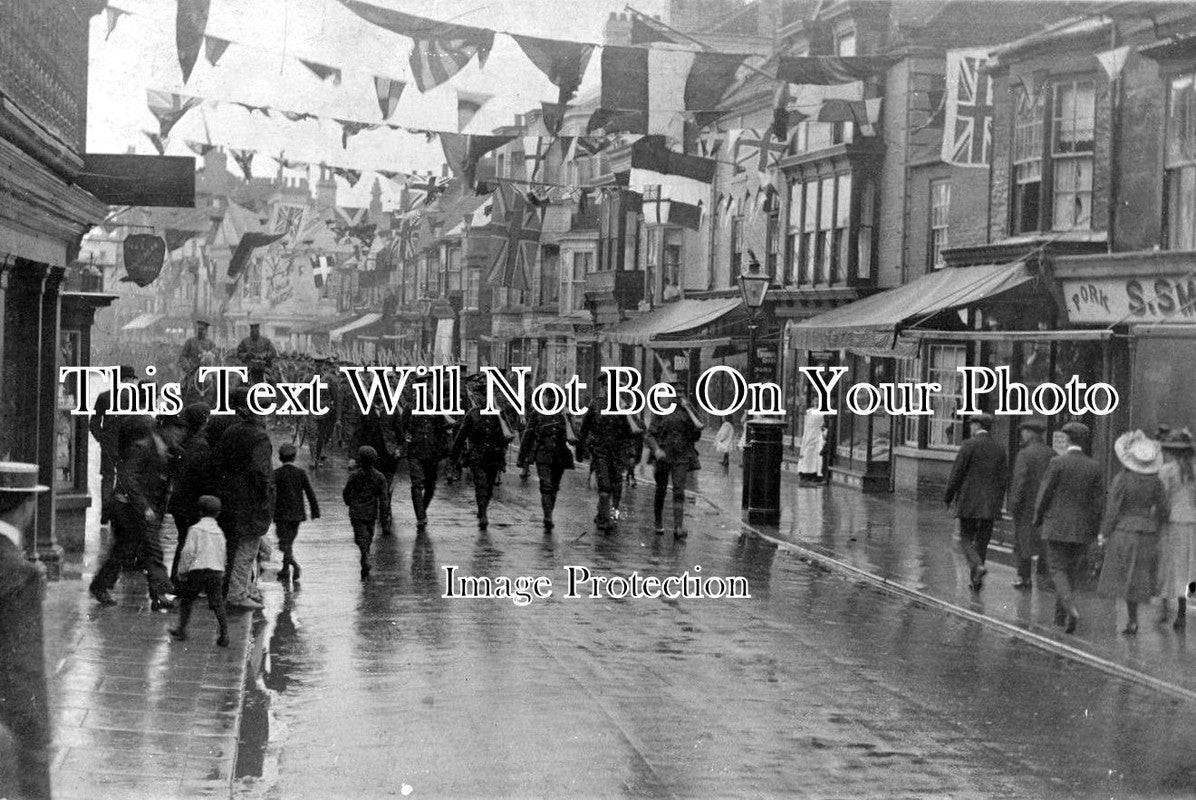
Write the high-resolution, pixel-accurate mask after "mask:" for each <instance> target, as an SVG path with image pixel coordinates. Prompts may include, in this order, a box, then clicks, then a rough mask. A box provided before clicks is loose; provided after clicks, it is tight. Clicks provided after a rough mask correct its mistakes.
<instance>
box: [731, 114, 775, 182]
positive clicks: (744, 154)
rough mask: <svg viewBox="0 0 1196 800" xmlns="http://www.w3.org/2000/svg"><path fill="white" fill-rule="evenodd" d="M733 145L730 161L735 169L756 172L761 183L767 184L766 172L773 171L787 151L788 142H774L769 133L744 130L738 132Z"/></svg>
mask: <svg viewBox="0 0 1196 800" xmlns="http://www.w3.org/2000/svg"><path fill="white" fill-rule="evenodd" d="M738 133H739V135H738V136H737V137H736V139H735V144H734V146H733V148H732V150H731V153H732V155H731V160H732V161H734V162H735V169H736V170H737V171H742V170H745V169H752V168H754V169H755V170H756V173H757V175H758V176H760V182H761V183H767V182H768V171H769V170H770V169H775V168H776V166H777V165H778V164H779V163H780V161H781V157H782V156H784V155H785V153H786V151H788V149H789V142H787V141H785V142H775V141H773V139H772V134H771V132H770V131H764V132H763V133H761V132H759V131H756V130H752V129H750V128H749V129H746V130H742V131H739V132H738Z"/></svg>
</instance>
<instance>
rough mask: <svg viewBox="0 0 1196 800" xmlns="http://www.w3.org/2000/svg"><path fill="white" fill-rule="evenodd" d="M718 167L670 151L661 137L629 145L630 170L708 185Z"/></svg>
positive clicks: (713, 162)
mask: <svg viewBox="0 0 1196 800" xmlns="http://www.w3.org/2000/svg"><path fill="white" fill-rule="evenodd" d="M717 166H718V164H717V162H715V161H714V160H713V159H709V158H702V157H700V156H689V155H685V154H684V153H677V152H675V151H673V150H670V149H669V148H668V147H667V146H666V144H665V142H664V137H662V136H645V137H643V138H642V139H640V140H639V141H637V142H635V143H634V144H633V145H631V167H632V169H645V170H650V171H652V172H657V173H660V174H661V175H677V176H679V177H682V178H689V179H690V180H695V181H701V182H702V183H710V182H711V181H713V180H714V171H715V168H716V167H717Z"/></svg>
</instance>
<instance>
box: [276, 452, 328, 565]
mask: <svg viewBox="0 0 1196 800" xmlns="http://www.w3.org/2000/svg"><path fill="white" fill-rule="evenodd" d="M296 453H298V449H297V448H296V447H295V445H293V444H291V443H290V442H287V443H286V444H283V445H282V446H281V447H279V448H278V458H279V460H280V461H282V466H281V467H279V468H278V469H276V470H274V532H275V533H276V534H277V535H278V547H279V549H280V550H282V569H280V570H279V571H278V580H280V581H283V582H284V583H285V582H286V580H287V579H288V578H290V579H292V580H294V581H295V582H296V583H298V582H299V575H300V573H301V572H302V570H300V569H299V562H297V561H296V560H295V552H294V547H295V537H296V536H298V535H299V523H301V522H303V521H304V520H306V519H307V514H306V513H305V512H304V507H303V498H304V497H306V498H307V505H308V507H309V508H311V518H312V519H319V518H320V504H319V503H318V502H316V493H315V492H314V491H313V490H312V488H311V480H310V479H309V478H308V477H307V472H306V471H305V470H304V469H303V468H302V467H300V466H298V465H296V464H295V463H294V461H295V455H296Z"/></svg>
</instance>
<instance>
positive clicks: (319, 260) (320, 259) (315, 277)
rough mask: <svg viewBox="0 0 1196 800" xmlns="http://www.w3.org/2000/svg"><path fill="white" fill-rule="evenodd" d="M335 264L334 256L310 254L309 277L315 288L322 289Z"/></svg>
mask: <svg viewBox="0 0 1196 800" xmlns="http://www.w3.org/2000/svg"><path fill="white" fill-rule="evenodd" d="M335 264H336V257H335V256H312V257H311V278H312V281H313V282H314V283H315V285H316V288H317V289H323V288H324V285H325V284H326V283H328V279H329V278H331V277H332V267H333V266H334V265H335Z"/></svg>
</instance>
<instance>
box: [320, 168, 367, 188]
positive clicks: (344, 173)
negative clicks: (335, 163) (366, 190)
mask: <svg viewBox="0 0 1196 800" xmlns="http://www.w3.org/2000/svg"><path fill="white" fill-rule="evenodd" d="M328 169H330V170H332V174H333V175H339V176H340V177H342V178H344V179H345V181H346V182H348V184H349V188H350V189H352V188H353V187H354V186H356V185H357V182H358V181H359V180H361V170H359V169H348V168H346V167H329V168H328Z"/></svg>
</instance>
